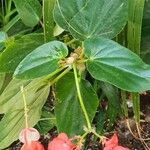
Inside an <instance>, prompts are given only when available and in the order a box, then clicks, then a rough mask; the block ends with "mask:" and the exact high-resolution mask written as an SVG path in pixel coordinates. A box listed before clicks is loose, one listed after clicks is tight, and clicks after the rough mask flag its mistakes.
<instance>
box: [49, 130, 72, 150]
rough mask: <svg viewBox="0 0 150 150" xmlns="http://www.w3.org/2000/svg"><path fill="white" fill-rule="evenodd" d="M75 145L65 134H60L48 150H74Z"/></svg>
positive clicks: (50, 143)
mask: <svg viewBox="0 0 150 150" xmlns="http://www.w3.org/2000/svg"><path fill="white" fill-rule="evenodd" d="M74 148H75V145H74V144H73V143H72V142H71V140H70V139H69V138H68V136H67V135H66V134H65V133H60V134H59V135H58V136H57V137H56V138H54V139H53V140H52V141H51V142H49V144H48V150H73V149H74Z"/></svg>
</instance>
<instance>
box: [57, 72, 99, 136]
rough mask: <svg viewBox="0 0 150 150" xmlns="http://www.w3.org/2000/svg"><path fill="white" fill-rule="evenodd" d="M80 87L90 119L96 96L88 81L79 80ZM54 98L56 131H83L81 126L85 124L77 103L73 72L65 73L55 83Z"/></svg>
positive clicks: (94, 108) (79, 132)
mask: <svg viewBox="0 0 150 150" xmlns="http://www.w3.org/2000/svg"><path fill="white" fill-rule="evenodd" d="M66 83H67V84H66ZM80 88H81V93H82V97H83V101H84V105H85V107H86V109H87V112H88V115H89V118H90V120H91V121H92V120H93V117H94V115H95V113H96V109H97V106H98V98H97V96H96V93H95V91H94V90H93V88H92V86H91V84H90V83H89V82H88V81H86V80H81V82H80ZM56 100H57V101H56V105H55V115H56V123H57V129H58V131H59V132H65V133H67V134H68V135H70V136H73V135H78V134H81V133H83V127H84V126H87V124H86V121H85V117H84V115H83V112H82V110H81V107H80V104H79V100H78V96H77V91H76V86H75V80H74V76H73V74H71V73H70V74H67V75H66V76H65V77H63V78H62V79H61V80H59V81H58V83H57V84H56Z"/></svg>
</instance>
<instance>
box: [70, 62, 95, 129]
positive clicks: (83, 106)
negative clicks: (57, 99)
mask: <svg viewBox="0 0 150 150" xmlns="http://www.w3.org/2000/svg"><path fill="white" fill-rule="evenodd" d="M73 71H74V77H75V83H76V88H77V94H78V98H79V102H80V105H81V108H82V111H83V113H84V116H85V119H86V122H87V126H88V129H91V128H92V127H91V123H90V119H89V116H88V113H87V110H86V108H85V105H84V102H83V99H82V95H81V91H80V85H79V80H78V75H77V69H76V64H73Z"/></svg>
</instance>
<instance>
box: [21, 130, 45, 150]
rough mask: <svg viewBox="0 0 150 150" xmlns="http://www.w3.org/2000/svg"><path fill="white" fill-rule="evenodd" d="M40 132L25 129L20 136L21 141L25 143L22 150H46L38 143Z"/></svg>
mask: <svg viewBox="0 0 150 150" xmlns="http://www.w3.org/2000/svg"><path fill="white" fill-rule="evenodd" d="M39 138H40V134H39V132H38V131H37V130H36V129H34V128H25V129H23V130H22V131H21V133H20V135H19V140H20V141H21V142H22V143H24V144H23V146H22V148H21V150H44V147H43V145H42V144H40V143H39V142H38V140H39Z"/></svg>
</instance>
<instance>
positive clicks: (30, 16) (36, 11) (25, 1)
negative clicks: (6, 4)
mask: <svg viewBox="0 0 150 150" xmlns="http://www.w3.org/2000/svg"><path fill="white" fill-rule="evenodd" d="M13 1H14V3H15V6H16V8H17V11H18V13H19V15H20V17H21V19H22V21H23V22H24V24H25V25H27V26H29V27H34V26H35V25H36V24H37V23H38V22H39V21H40V18H41V16H42V7H41V5H40V3H39V1H38V0H13Z"/></svg>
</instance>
